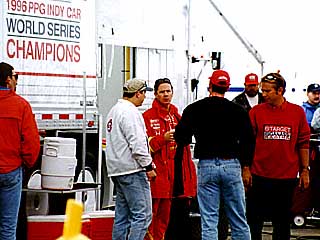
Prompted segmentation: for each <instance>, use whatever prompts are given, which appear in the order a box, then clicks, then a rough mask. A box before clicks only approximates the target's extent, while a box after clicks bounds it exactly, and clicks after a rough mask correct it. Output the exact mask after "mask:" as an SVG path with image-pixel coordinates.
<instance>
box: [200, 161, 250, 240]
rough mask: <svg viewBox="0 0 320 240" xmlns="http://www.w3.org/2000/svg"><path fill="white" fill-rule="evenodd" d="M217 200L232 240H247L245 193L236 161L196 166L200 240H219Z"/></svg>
mask: <svg viewBox="0 0 320 240" xmlns="http://www.w3.org/2000/svg"><path fill="white" fill-rule="evenodd" d="M220 199H221V200H222V201H223V202H224V206H225V213H226V215H227V217H228V219H229V222H230V227H231V239H232V240H250V239H251V238H250V229H249V226H248V224H247V222H246V212H245V193H244V186H243V183H242V176H241V166H240V163H239V160H238V159H228V160H225V159H219V158H214V159H202V160H200V161H199V163H198V201H199V207H200V214H201V227H202V240H217V239H218V231H217V226H218V219H219V205H220Z"/></svg>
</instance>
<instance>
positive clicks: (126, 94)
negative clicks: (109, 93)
mask: <svg viewBox="0 0 320 240" xmlns="http://www.w3.org/2000/svg"><path fill="white" fill-rule="evenodd" d="M135 94H136V93H135V92H130V93H129V92H123V95H122V96H123V97H127V98H132V97H133V96H134V95H135Z"/></svg>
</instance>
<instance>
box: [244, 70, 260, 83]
mask: <svg viewBox="0 0 320 240" xmlns="http://www.w3.org/2000/svg"><path fill="white" fill-rule="evenodd" d="M244 83H245V84H246V85H250V84H259V78H258V75H257V74H255V73H249V74H248V75H247V76H246V77H245V81H244Z"/></svg>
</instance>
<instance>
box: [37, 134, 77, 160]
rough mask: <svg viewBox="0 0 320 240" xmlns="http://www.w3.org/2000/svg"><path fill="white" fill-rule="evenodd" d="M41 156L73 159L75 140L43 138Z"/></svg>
mask: <svg viewBox="0 0 320 240" xmlns="http://www.w3.org/2000/svg"><path fill="white" fill-rule="evenodd" d="M43 155H47V156H51V157H60V156H63V157H75V156H76V139H74V138H62V137H45V138H44V145H43Z"/></svg>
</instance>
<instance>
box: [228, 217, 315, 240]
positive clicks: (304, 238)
mask: <svg viewBox="0 0 320 240" xmlns="http://www.w3.org/2000/svg"><path fill="white" fill-rule="evenodd" d="M290 239H291V240H315V239H318V240H320V221H318V222H316V223H312V224H307V225H306V226H304V227H303V228H292V229H291V238H290ZM228 240H231V237H230V236H229V237H228ZM262 240H272V226H271V223H268V222H267V223H265V224H264V227H263V235H262Z"/></svg>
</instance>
